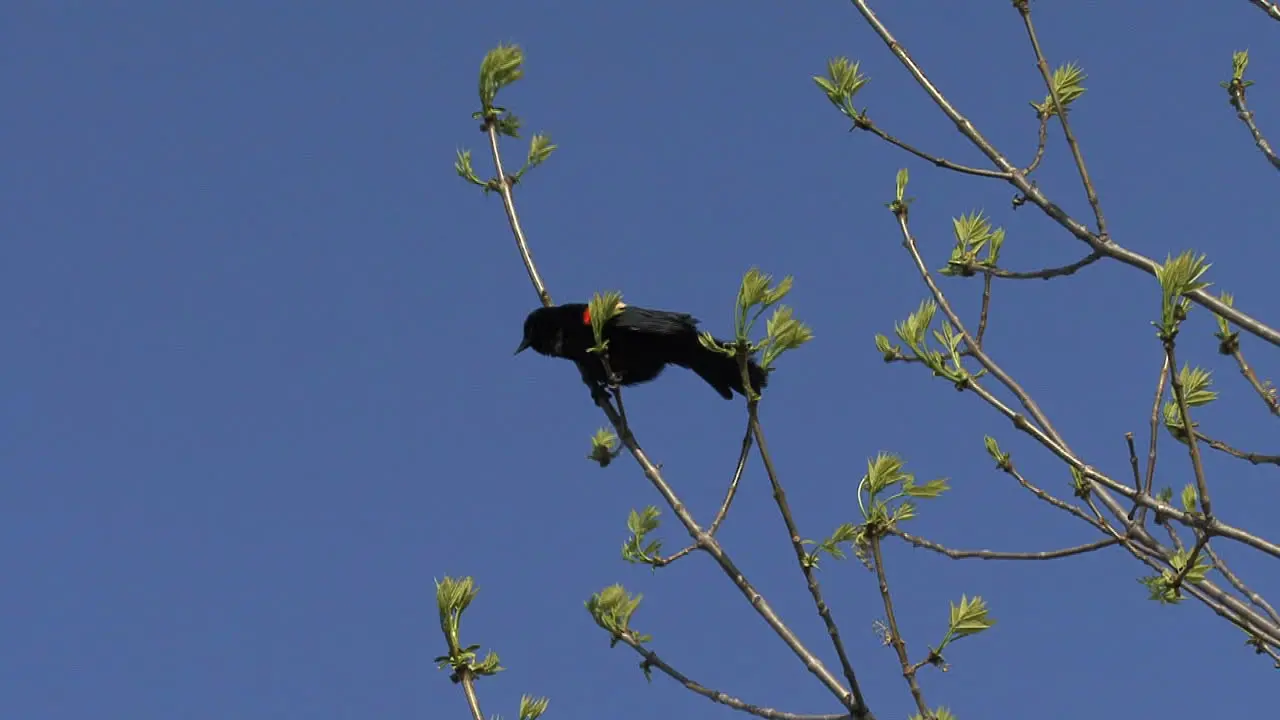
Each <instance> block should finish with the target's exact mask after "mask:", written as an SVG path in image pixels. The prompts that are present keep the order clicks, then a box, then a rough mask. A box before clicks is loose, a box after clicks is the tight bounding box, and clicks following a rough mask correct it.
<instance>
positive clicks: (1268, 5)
mask: <svg viewBox="0 0 1280 720" xmlns="http://www.w3.org/2000/svg"><path fill="white" fill-rule="evenodd" d="M1249 2H1251V3H1253V4H1254V5H1255V6H1256V7H1257V8H1258V9H1259V10H1262V12H1264V13H1266V14H1267V15H1268V16H1270V18H1271V19H1272V20H1280V4H1277V3H1276V2H1275V1H1274V0H1249Z"/></svg>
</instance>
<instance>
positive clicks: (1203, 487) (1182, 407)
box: [1164, 337, 1213, 520]
mask: <svg viewBox="0 0 1280 720" xmlns="http://www.w3.org/2000/svg"><path fill="white" fill-rule="evenodd" d="M1173 345H1174V341H1173V338H1172V337H1167V338H1165V340H1164V354H1165V357H1167V358H1168V359H1169V368H1170V371H1169V386H1170V387H1171V388H1172V389H1173V397H1174V399H1175V400H1176V401H1177V403H1178V415H1179V416H1180V417H1181V419H1182V427H1184V428H1186V429H1187V452H1188V454H1189V455H1190V456H1191V469H1192V470H1193V471H1194V472H1195V476H1196V490H1197V491H1199V494H1200V510H1201V511H1202V512H1203V513H1204V515H1205V518H1207V519H1209V520H1212V519H1213V503H1212V501H1211V500H1210V499H1209V483H1208V481H1207V480H1206V479H1205V476H1204V463H1203V462H1201V460H1200V443H1199V442H1198V441H1197V440H1196V433H1195V425H1192V424H1191V410H1190V409H1189V408H1188V407H1187V394H1186V391H1185V389H1184V388H1183V387H1182V377H1181V375H1180V374H1179V373H1177V372H1176V371H1174V368H1177V367H1178V363H1177V361H1176V359H1175V358H1174V347H1173Z"/></svg>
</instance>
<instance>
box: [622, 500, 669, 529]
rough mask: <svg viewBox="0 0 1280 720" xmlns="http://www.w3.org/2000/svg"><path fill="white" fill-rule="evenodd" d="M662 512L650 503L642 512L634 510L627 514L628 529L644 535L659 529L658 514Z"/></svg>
mask: <svg viewBox="0 0 1280 720" xmlns="http://www.w3.org/2000/svg"><path fill="white" fill-rule="evenodd" d="M661 514H662V512H661V511H660V510H658V508H657V507H655V506H653V505H650V506H648V507H646V508H645V509H644V510H643V511H641V512H636V511H635V510H632V511H631V513H630V514H628V515H627V529H628V530H630V531H631V532H632V533H634V534H636V535H644V534H646V533H650V532H653V531H654V530H657V529H658V516H660V515H661Z"/></svg>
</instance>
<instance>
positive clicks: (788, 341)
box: [760, 305, 813, 369]
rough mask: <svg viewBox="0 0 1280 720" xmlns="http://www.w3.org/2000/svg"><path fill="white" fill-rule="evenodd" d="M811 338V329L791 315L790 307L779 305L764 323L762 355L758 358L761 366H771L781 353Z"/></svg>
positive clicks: (793, 348)
mask: <svg viewBox="0 0 1280 720" xmlns="http://www.w3.org/2000/svg"><path fill="white" fill-rule="evenodd" d="M812 339H813V330H811V329H810V328H809V326H808V325H805V324H804V323H802V322H800V321H799V320H797V319H795V317H793V316H792V310H791V308H789V307H787V306H786V305H782V306H779V307H778V308H777V309H776V310H774V312H773V316H772V317H770V318H769V320H768V322H767V323H766V324H765V341H764V343H763V344H764V348H765V349H764V355H763V356H762V357H761V359H760V366H761V367H763V368H766V369H768V368H771V367H773V364H774V361H776V360H777V359H778V357H779V356H781V355H782V354H783V353H785V352H788V351H790V350H795V349H796V348H798V347H800V346H801V345H804V344H805V343H807V342H809V341H810V340H812Z"/></svg>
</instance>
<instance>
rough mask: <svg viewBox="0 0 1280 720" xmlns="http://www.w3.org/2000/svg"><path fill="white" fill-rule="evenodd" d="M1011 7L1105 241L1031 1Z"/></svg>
mask: <svg viewBox="0 0 1280 720" xmlns="http://www.w3.org/2000/svg"><path fill="white" fill-rule="evenodd" d="M1013 6H1014V7H1015V8H1017V10H1018V14H1019V15H1021V16H1022V24H1023V25H1025V26H1026V28H1027V38H1028V39H1030V40H1031V48H1032V50H1034V51H1035V54H1036V67H1038V68H1040V77H1041V78H1043V79H1044V85H1045V87H1046V88H1048V89H1049V97H1050V98H1052V99H1053V109H1054V110H1056V111H1057V115H1058V119H1059V120H1061V121H1062V134H1063V135H1064V136H1065V137H1066V138H1067V146H1068V147H1070V148H1071V157H1072V158H1073V159H1074V160H1075V162H1076V169H1077V170H1079V171H1080V182H1081V183H1082V184H1083V185H1084V192H1085V195H1086V196H1087V197H1088V198H1089V207H1091V208H1093V217H1094V219H1095V220H1096V221H1097V223H1098V236H1099V237H1100V238H1104V239H1105V238H1107V237H1108V236H1109V234H1108V233H1107V219H1106V217H1104V216H1103V214H1102V205H1101V204H1100V203H1099V202H1098V191H1097V190H1096V189H1094V187H1093V181H1092V180H1091V179H1090V178H1089V170H1088V168H1086V167H1085V164H1084V153H1082V152H1081V151H1080V144H1079V143H1078V142H1076V135H1075V132H1073V131H1072V130H1071V123H1070V122H1068V121H1067V108H1066V106H1065V105H1063V104H1062V98H1061V97H1059V96H1058V89H1057V88H1056V87H1054V84H1053V77H1052V76H1051V75H1050V73H1049V63H1047V62H1045V59H1044V51H1043V50H1041V49H1040V39H1039V38H1037V37H1036V27H1035V24H1034V23H1032V22H1031V0H1014V3H1013Z"/></svg>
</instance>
